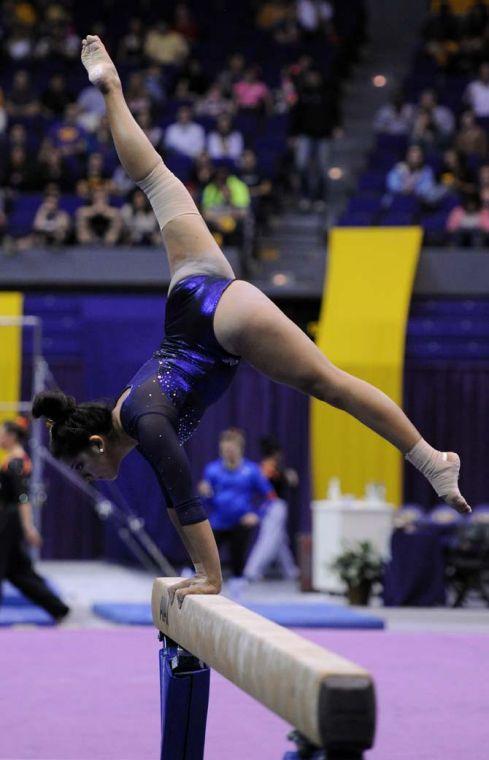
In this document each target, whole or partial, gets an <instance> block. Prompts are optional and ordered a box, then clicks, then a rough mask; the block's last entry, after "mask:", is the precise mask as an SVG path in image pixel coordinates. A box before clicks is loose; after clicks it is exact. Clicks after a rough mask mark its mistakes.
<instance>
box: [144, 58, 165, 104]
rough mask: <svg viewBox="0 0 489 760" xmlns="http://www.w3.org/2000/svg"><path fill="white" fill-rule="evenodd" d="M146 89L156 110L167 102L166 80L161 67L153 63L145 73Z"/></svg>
mask: <svg viewBox="0 0 489 760" xmlns="http://www.w3.org/2000/svg"><path fill="white" fill-rule="evenodd" d="M144 87H145V89H146V92H147V94H148V96H149V99H150V101H151V104H152V106H153V107H154V108H159V107H161V106H162V105H163V104H164V103H165V101H166V90H165V78H164V74H163V70H162V67H161V66H158V65H157V64H156V63H153V64H152V65H151V66H148V68H147V69H146V71H145V72H144Z"/></svg>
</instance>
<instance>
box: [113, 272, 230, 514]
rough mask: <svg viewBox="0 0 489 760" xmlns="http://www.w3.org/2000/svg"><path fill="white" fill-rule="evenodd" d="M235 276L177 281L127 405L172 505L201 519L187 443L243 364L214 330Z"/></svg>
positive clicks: (131, 430) (130, 425)
mask: <svg viewBox="0 0 489 760" xmlns="http://www.w3.org/2000/svg"><path fill="white" fill-rule="evenodd" d="M231 282H233V280H230V279H225V278H223V277H219V276H213V275H192V276H190V277H185V278H184V279H183V280H180V281H179V282H178V283H177V284H176V285H175V286H174V287H173V289H172V291H171V293H170V295H169V297H168V301H167V304H166V316H165V337H164V339H163V342H162V343H161V346H160V348H159V349H158V350H157V351H155V353H154V354H153V357H152V358H151V359H150V360H149V361H147V362H146V363H145V364H143V366H142V367H141V369H140V370H139V371H138V372H137V373H136V375H135V376H134V377H133V378H132V380H130V382H129V383H128V384H127V385H126V387H125V390H127V389H128V388H130V389H131V392H130V393H129V395H128V396H127V398H126V399H125V401H124V403H123V405H122V408H121V423H122V425H123V427H124V430H125V431H126V432H127V433H128V435H130V436H131V437H132V438H134V439H135V440H137V441H138V444H139V445H138V451H139V452H140V453H141V454H142V455H143V456H144V457H145V459H147V460H148V462H149V463H150V464H151V466H152V468H153V470H154V472H155V474H156V476H157V478H158V480H159V482H160V485H161V487H162V489H163V491H164V493H165V495H166V497H167V504H168V506H170V507H175V508H176V509H178V512H179V516H181V515H182V514H183V515H184V520H183V522H186V523H191V522H198V521H199V520H197V519H195V520H193V519H192V515H193V514H195V515H197V514H198V511H199V510H198V509H196V507H198V506H199V504H200V502H199V500H198V498H196V497H195V496H194V494H193V491H192V486H191V477H190V469H189V464H188V461H187V458H186V455H185V453H184V451H183V449H182V448H181V445H182V443H184V442H185V441H186V440H188V439H189V438H190V436H191V435H192V433H193V432H194V430H195V429H196V427H197V426H198V424H199V422H200V420H201V418H202V415H203V414H204V412H205V410H206V408H207V407H208V406H210V404H212V403H214V402H215V401H217V399H218V398H219V397H220V396H221V395H222V394H223V393H224V391H225V390H226V388H227V387H228V386H229V384H230V383H231V381H232V379H233V377H234V375H235V373H236V370H237V367H238V364H239V357H237V356H233V355H232V354H229V353H228V352H227V351H225V350H224V349H223V348H222V347H221V346H220V345H219V343H218V342H217V339H216V336H215V334H214V314H215V311H216V308H217V304H218V303H219V299H220V298H221V296H222V294H223V293H224V291H225V290H226V288H227V287H228V286H229V285H230V283H231ZM123 392H124V391H123ZM186 512H187V513H188V514H187V517H188V519H185V513H186ZM200 519H202V517H201V518H200Z"/></svg>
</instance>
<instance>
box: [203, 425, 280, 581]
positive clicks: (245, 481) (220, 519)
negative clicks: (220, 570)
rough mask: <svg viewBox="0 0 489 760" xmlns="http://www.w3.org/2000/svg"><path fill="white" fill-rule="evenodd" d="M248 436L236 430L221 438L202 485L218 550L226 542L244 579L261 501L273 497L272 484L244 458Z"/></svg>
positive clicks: (234, 571) (234, 568) (238, 574)
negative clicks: (216, 455)
mask: <svg viewBox="0 0 489 760" xmlns="http://www.w3.org/2000/svg"><path fill="white" fill-rule="evenodd" d="M244 449H245V438H244V435H243V433H241V431H239V430H236V429H230V430H225V431H224V432H223V433H221V436H220V438H219V454H220V458H219V459H217V460H216V461H214V462H211V463H210V464H208V465H207V467H206V468H205V470H204V475H203V480H202V481H201V483H200V485H199V490H200V493H201V496H203V497H204V498H206V499H207V500H208V505H209V513H210V514H209V519H210V523H211V526H212V529H213V531H214V535H215V537H216V542H217V545H218V547H219V549H222V547H223V546H225V545H227V546H228V547H229V558H230V562H231V571H232V574H233V577H234V578H242V575H243V569H244V566H245V559H246V552H247V549H248V546H249V543H250V539H251V534H252V531H253V529H254V528H255V527H256V525H258V523H259V516H258V511H257V504H256V502H257V500H258V504H263V503H265V502H267V501H269V500H271V499H272V498H273V496H274V493H273V489H272V486H271V485H270V483H269V482H268V480H266V478H264V476H263V475H262V473H261V472H260V468H259V467H258V465H257V464H255V463H254V462H251V461H250V460H248V459H245V458H244Z"/></svg>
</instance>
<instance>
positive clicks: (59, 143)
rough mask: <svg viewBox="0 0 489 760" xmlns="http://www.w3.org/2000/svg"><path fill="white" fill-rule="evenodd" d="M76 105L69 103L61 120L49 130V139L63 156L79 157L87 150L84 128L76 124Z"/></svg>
mask: <svg viewBox="0 0 489 760" xmlns="http://www.w3.org/2000/svg"><path fill="white" fill-rule="evenodd" d="M77 117H78V106H77V105H76V103H70V104H69V105H68V106H67V107H66V110H65V113H64V117H63V120H62V121H61V122H58V123H56V124H54V126H53V127H52V128H51V130H50V132H49V139H50V141H51V143H52V145H53V146H54V147H55V148H58V149H59V150H60V152H61V155H62V156H63V157H65V158H72V157H80V156H81V155H82V154H84V153H85V152H86V150H87V133H86V130H85V129H84V128H83V127H82V126H80V125H79V124H78V118H77Z"/></svg>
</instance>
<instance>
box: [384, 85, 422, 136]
mask: <svg viewBox="0 0 489 760" xmlns="http://www.w3.org/2000/svg"><path fill="white" fill-rule="evenodd" d="M413 110H414V109H413V106H412V105H410V104H409V103H405V102H404V99H403V97H402V95H401V93H399V92H398V93H396V95H394V97H393V98H392V100H391V102H390V103H386V105H384V106H381V107H380V109H379V110H378V111H377V115H376V117H375V120H374V129H375V131H376V132H380V133H381V134H385V135H407V134H409V132H410V131H411V126H412V124H413V116H414V114H413Z"/></svg>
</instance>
